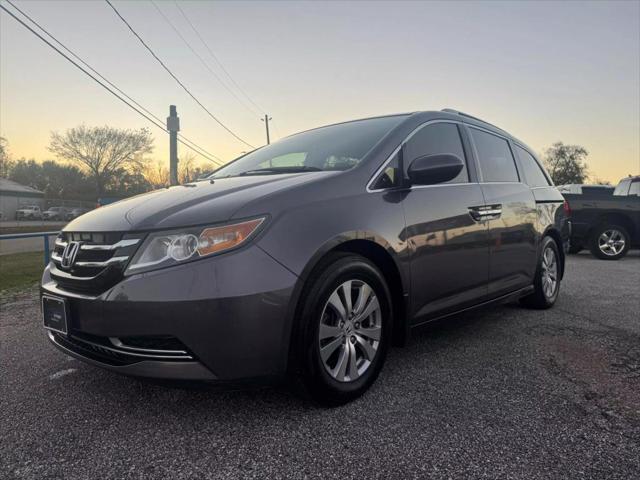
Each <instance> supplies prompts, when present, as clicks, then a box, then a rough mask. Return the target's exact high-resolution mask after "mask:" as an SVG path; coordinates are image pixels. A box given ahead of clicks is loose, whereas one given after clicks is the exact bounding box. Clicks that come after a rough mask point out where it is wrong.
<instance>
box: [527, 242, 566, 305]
mask: <svg viewBox="0 0 640 480" xmlns="http://www.w3.org/2000/svg"><path fill="white" fill-rule="evenodd" d="M533 286H534V291H533V293H532V294H531V295H528V296H526V297H524V298H522V299H521V300H520V303H521V304H522V305H524V306H525V307H529V308H539V309H545V308H551V307H552V306H553V304H554V303H556V300H557V298H558V293H559V292H560V252H559V250H558V245H557V244H556V242H555V240H554V239H553V238H551V237H544V239H543V241H542V249H541V250H540V258H539V259H538V268H537V270H536V277H535V279H534V282H533Z"/></svg>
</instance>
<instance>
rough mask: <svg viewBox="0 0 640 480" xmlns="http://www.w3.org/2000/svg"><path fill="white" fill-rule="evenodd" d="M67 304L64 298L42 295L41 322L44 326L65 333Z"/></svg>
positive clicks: (67, 314)
mask: <svg viewBox="0 0 640 480" xmlns="http://www.w3.org/2000/svg"><path fill="white" fill-rule="evenodd" d="M68 318H69V304H68V303H67V300H66V299H65V298H60V297H53V296H51V295H43V296H42V324H43V325H44V328H46V329H48V330H53V331H54V332H60V333H63V334H65V335H66V334H67V331H68V329H67V319H68Z"/></svg>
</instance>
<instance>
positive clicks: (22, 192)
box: [0, 178, 44, 220]
mask: <svg viewBox="0 0 640 480" xmlns="http://www.w3.org/2000/svg"><path fill="white" fill-rule="evenodd" d="M28 205H38V206H39V207H40V208H44V193H43V192H41V191H40V190H36V189H35V188H31V187H27V186H26V185H20V184H19V183H17V182H14V181H12V180H8V179H6V178H0V213H2V216H1V219H2V220H13V219H15V218H16V210H18V209H19V208H22V207H26V206H28Z"/></svg>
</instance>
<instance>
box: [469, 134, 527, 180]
mask: <svg viewBox="0 0 640 480" xmlns="http://www.w3.org/2000/svg"><path fill="white" fill-rule="evenodd" d="M469 130H471V136H472V137H473V142H474V143H475V145H476V150H477V152H478V161H479V162H480V169H481V170H482V180H483V181H484V182H518V181H520V179H519V177H518V170H517V169H516V164H515V161H514V159H513V155H512V153H511V148H509V142H507V141H506V140H505V139H504V138H502V137H498V136H497V135H493V134H491V133H488V132H485V131H483V130H478V129H477V128H469Z"/></svg>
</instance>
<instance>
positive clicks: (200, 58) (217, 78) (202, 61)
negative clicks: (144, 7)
mask: <svg viewBox="0 0 640 480" xmlns="http://www.w3.org/2000/svg"><path fill="white" fill-rule="evenodd" d="M150 1H151V4H152V5H153V6H154V8H155V9H156V11H157V12H158V13H159V14H160V15H161V16H162V18H163V19H164V21H165V22H167V24H168V25H169V26H170V27H171V29H172V30H173V31H174V32H175V33H176V35H178V37H180V40H182V42H183V43H184V44H185V45H186V46H187V48H188V49H189V50H191V52H192V53H193V54H194V55H195V56H196V57H197V58H198V60H200V63H202V65H203V66H204V67H205V68H206V69H207V70H208V71H209V73H210V74H211V75H212V76H213V77H214V78H215V79H216V80H217V81H218V83H220V85H222V86H223V87H224V88H225V90H227V91H228V92H229V93H230V94H231V95H233V97H234V98H235V99H236V100H238V102H239V103H240V105H242V106H243V107H244V108H246V109H247V110H248V111H249V112H251V115H252V116H253V115H254V114H257V115H260V112H256V110H254V109H252V107H250V106H249V105H247V104H246V103H245V102H244V101H243V100H242V99H241V98H240V97H238V96H237V95H236V93H235V92H234V91H233V90H231V89H230V88H229V87H228V86H227V84H226V83H224V82H223V81H222V79H221V78H220V77H219V76H218V74H217V73H216V72H215V71H214V70H213V69H212V68H211V67H210V66H209V64H208V63H207V62H206V61H205V60H204V59H203V58H202V56H201V55H200V54H199V53H198V52H197V51H196V50H195V49H194V48H193V47H192V46H191V44H190V43H189V42H188V41H187V39H186V38H184V36H183V35H182V34H181V33H180V30H178V28H177V27H176V26H175V25H174V24H173V23H172V22H171V20H169V18H168V17H167V16H166V15H165V14H164V12H163V11H162V10H161V9H160V7H158V5H157V4H156V2H154V1H153V0H150Z"/></svg>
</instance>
